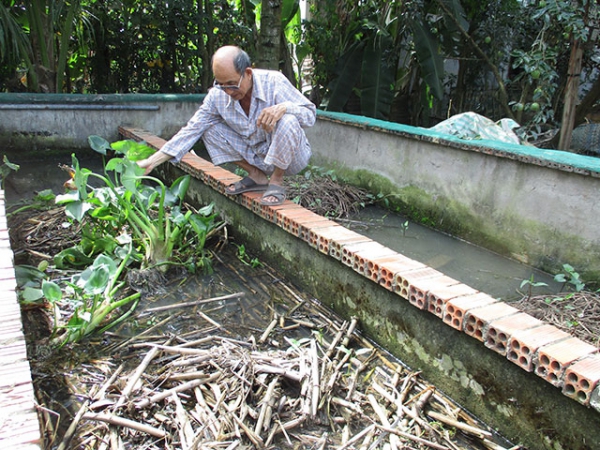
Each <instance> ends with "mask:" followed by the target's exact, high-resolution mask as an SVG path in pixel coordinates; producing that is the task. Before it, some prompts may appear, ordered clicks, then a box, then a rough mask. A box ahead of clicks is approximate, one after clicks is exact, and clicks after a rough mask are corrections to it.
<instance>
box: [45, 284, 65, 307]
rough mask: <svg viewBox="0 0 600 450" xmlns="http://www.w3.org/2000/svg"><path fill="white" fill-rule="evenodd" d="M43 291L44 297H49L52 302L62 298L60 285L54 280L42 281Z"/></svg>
mask: <svg viewBox="0 0 600 450" xmlns="http://www.w3.org/2000/svg"><path fill="white" fill-rule="evenodd" d="M42 292H43V293H44V297H46V298H47V299H48V301H49V302H50V303H55V302H59V301H60V300H61V299H62V290H61V288H60V286H59V285H58V284H56V283H54V282H52V281H46V280H44V282H43V283H42Z"/></svg>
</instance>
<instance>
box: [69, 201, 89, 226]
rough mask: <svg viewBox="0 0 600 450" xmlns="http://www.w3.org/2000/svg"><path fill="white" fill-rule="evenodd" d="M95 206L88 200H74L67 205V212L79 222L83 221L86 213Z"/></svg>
mask: <svg viewBox="0 0 600 450" xmlns="http://www.w3.org/2000/svg"><path fill="white" fill-rule="evenodd" d="M91 208H93V206H92V205H91V204H90V203H88V202H81V201H77V202H72V203H69V204H67V206H65V213H66V214H67V216H68V217H70V218H71V219H73V220H76V221H78V222H81V220H82V219H83V216H85V213H86V212H87V211H89V210H90V209H91Z"/></svg>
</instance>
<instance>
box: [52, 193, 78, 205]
mask: <svg viewBox="0 0 600 450" xmlns="http://www.w3.org/2000/svg"><path fill="white" fill-rule="evenodd" d="M79 200H80V198H79V191H69V192H67V193H66V194H60V195H57V196H56V198H55V200H54V202H55V203H56V204H57V205H64V204H65V203H72V202H77V201H79Z"/></svg>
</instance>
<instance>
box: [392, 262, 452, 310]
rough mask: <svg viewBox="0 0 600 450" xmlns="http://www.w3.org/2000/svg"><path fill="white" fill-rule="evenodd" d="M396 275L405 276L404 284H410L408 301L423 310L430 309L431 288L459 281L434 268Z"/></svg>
mask: <svg viewBox="0 0 600 450" xmlns="http://www.w3.org/2000/svg"><path fill="white" fill-rule="evenodd" d="M396 276H397V277H400V276H402V277H403V278H404V280H403V285H408V301H409V302H410V303H412V304H413V305H414V306H416V307H417V308H419V309H423V310H427V309H428V306H429V305H428V293H429V291H430V290H431V289H433V288H441V287H445V286H451V285H453V284H458V283H459V282H458V281H457V280H455V279H453V278H450V277H448V276H446V275H444V274H443V273H441V272H438V271H437V270H435V269H432V268H425V269H420V270H416V271H411V272H406V273H402V274H400V275H398V274H397V275H396ZM401 295H402V294H401Z"/></svg>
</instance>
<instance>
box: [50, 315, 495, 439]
mask: <svg viewBox="0 0 600 450" xmlns="http://www.w3.org/2000/svg"><path fill="white" fill-rule="evenodd" d="M317 306H318V305H317ZM313 307H314V306H313ZM288 319H289V318H288ZM292 322H294V323H293V324H291V325H290V322H289V320H286V318H284V317H283V316H281V317H277V316H276V317H274V319H273V321H272V322H271V323H270V324H269V326H268V327H267V328H266V329H265V330H264V332H263V333H262V335H261V336H260V338H259V339H258V340H257V341H256V342H255V341H254V339H250V342H243V341H240V340H235V339H231V338H228V337H224V336H214V335H213V336H208V337H204V338H200V339H197V340H195V341H186V342H182V340H181V339H178V338H169V339H167V340H166V341H163V343H161V344H157V343H150V342H145V343H138V344H132V348H133V349H135V351H140V352H142V353H143V358H142V359H141V362H140V363H139V365H138V366H137V367H136V368H135V370H132V371H131V372H130V373H128V374H124V373H122V366H120V367H119V368H117V369H116V370H115V371H114V372H113V373H112V376H110V378H109V379H108V380H107V381H106V382H105V383H104V385H103V386H101V387H100V388H99V389H97V390H96V389H94V392H92V393H91V395H90V397H89V400H88V401H87V402H85V403H84V405H83V406H82V409H81V410H80V413H79V414H78V417H76V418H75V421H74V422H73V424H72V427H71V428H72V429H73V430H72V432H74V429H75V427H76V426H77V422H78V421H81V422H80V424H79V428H80V430H81V431H80V438H79V441H80V446H79V447H78V448H98V449H99V448H122V445H123V444H124V443H125V444H126V448H146V449H154V448H178V449H179V448H180V449H210V448H214V449H234V448H315V449H325V448H336V449H346V448H348V449H350V448H351V449H358V448H361V449H379V448H390V449H401V448H402V449H404V448H414V449H425V448H426V449H430V448H431V449H467V448H468V449H473V448H491V449H501V448H503V447H501V446H500V445H498V444H496V443H495V442H494V438H493V435H492V433H491V432H490V431H489V430H487V429H484V428H483V427H482V426H480V425H478V424H477V423H476V422H475V421H474V420H473V419H472V418H471V417H470V416H468V415H467V414H466V413H465V412H464V411H462V410H461V409H460V408H459V407H458V406H457V405H456V404H453V403H452V401H450V400H449V399H447V398H445V397H444V396H443V395H441V394H439V393H438V392H436V390H435V388H433V387H431V386H426V385H425V384H424V383H423V382H421V381H420V379H419V376H418V373H415V372H411V371H408V370H407V369H406V368H404V367H403V366H401V365H399V364H397V363H393V362H391V361H390V360H389V359H387V358H386V357H385V356H384V355H383V354H382V353H381V352H380V351H379V350H378V349H376V348H375V347H373V346H372V345H370V344H369V342H368V341H366V340H364V339H363V338H362V337H361V336H360V335H358V334H357V333H356V332H355V327H356V324H357V323H356V321H355V320H352V321H350V322H343V323H341V324H334V325H335V327H334V329H335V331H336V332H335V335H332V336H331V337H330V339H329V340H328V339H326V337H325V336H323V335H319V334H318V333H313V336H310V337H309V336H307V337H303V338H293V337H288V336H286V334H287V332H285V329H286V328H288V329H290V330H297V329H298V326H297V325H298V322H300V323H301V322H302V319H298V320H296V321H292ZM215 325H218V324H215ZM214 328H215V327H211V330H214ZM282 330H284V332H283V334H281V333H282ZM275 331H277V332H278V336H277V337H276V338H274V337H273V336H272V334H273V333H274V332H275ZM281 340H283V341H284V342H285V345H282V343H283V342H280V341H281ZM173 341H180V343H179V344H177V345H173ZM261 347H262V348H264V347H266V348H267V349H262V350H261ZM282 347H284V348H282ZM141 356H142V355H140V357H141ZM68 439H70V436H67V437H65V441H63V442H68ZM81 443H83V444H85V445H81ZM64 448H68V447H64ZM59 450H60V447H59Z"/></svg>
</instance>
